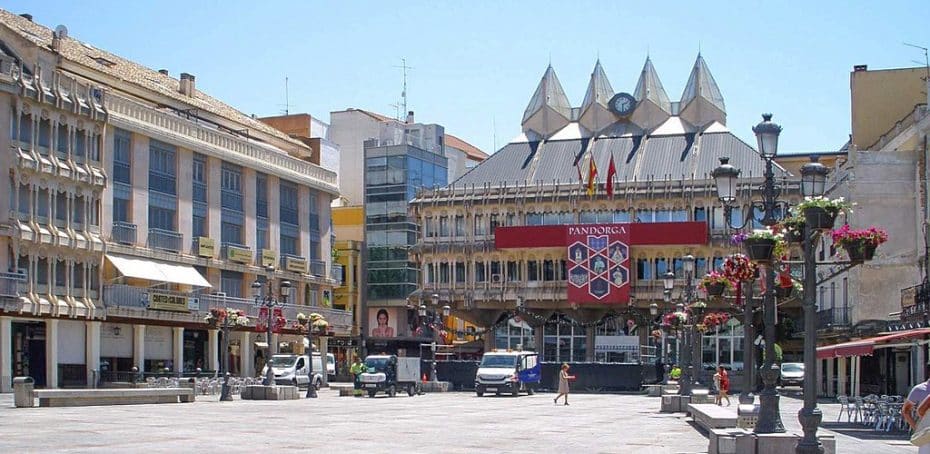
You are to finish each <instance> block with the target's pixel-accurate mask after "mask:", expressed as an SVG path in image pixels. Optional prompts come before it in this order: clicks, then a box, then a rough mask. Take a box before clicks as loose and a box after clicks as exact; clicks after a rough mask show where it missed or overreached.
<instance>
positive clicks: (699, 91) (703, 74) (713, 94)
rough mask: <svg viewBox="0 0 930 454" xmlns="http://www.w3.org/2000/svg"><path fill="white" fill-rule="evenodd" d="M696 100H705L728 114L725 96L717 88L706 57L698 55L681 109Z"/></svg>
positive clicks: (683, 96) (682, 99)
mask: <svg viewBox="0 0 930 454" xmlns="http://www.w3.org/2000/svg"><path fill="white" fill-rule="evenodd" d="M695 98H704V99H705V100H707V101H708V102H710V103H711V104H712V105H714V106H715V107H717V108H718V109H720V111H721V112H723V113H726V111H727V108H726V105H725V104H724V102H723V95H722V94H720V88H719V87H717V81H715V80H714V76H713V75H712V74H711V73H710V69H708V68H707V62H705V61H704V57H702V56H701V54H700V53H698V56H697V60H695V62H694V68H692V69H691V77H689V78H688V84H687V85H686V86H685V91H684V93H682V94H681V108H682V109H684V108H685V107H686V106H687V105H688V103H690V102H691V101H692V100H694V99H695Z"/></svg>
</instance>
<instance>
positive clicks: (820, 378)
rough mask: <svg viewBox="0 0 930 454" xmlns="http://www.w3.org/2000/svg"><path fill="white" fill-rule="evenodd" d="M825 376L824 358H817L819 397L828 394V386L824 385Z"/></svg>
mask: <svg viewBox="0 0 930 454" xmlns="http://www.w3.org/2000/svg"><path fill="white" fill-rule="evenodd" d="M823 378H824V367H823V360H822V359H820V358H818V359H817V397H823V396H825V395H826V387H825V386H824V385H823Z"/></svg>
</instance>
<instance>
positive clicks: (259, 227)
mask: <svg viewBox="0 0 930 454" xmlns="http://www.w3.org/2000/svg"><path fill="white" fill-rule="evenodd" d="M255 247H257V248H258V249H268V220H267V219H259V220H258V222H256V223H255Z"/></svg>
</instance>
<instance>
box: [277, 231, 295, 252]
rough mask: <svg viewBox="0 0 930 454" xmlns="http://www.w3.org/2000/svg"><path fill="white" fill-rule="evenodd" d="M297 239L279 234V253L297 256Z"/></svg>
mask: <svg viewBox="0 0 930 454" xmlns="http://www.w3.org/2000/svg"><path fill="white" fill-rule="evenodd" d="M297 252H298V251H297V237H296V236H291V235H285V234H284V233H282V234H281V253H282V254H289V255H297Z"/></svg>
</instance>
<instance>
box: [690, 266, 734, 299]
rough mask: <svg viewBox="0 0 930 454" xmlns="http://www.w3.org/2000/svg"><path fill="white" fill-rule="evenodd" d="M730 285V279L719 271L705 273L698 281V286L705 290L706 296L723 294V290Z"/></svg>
mask: <svg viewBox="0 0 930 454" xmlns="http://www.w3.org/2000/svg"><path fill="white" fill-rule="evenodd" d="M732 286H733V284H732V283H730V280H729V279H728V278H727V277H726V276H725V275H724V274H723V273H721V272H719V271H711V272H710V273H707V274H706V275H705V276H704V277H702V278H701V282H699V283H698V288H700V289H702V290H704V291H705V292H707V295H708V296H720V295H723V292H724V291H726V290H727V289H728V288H730V287H732Z"/></svg>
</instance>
